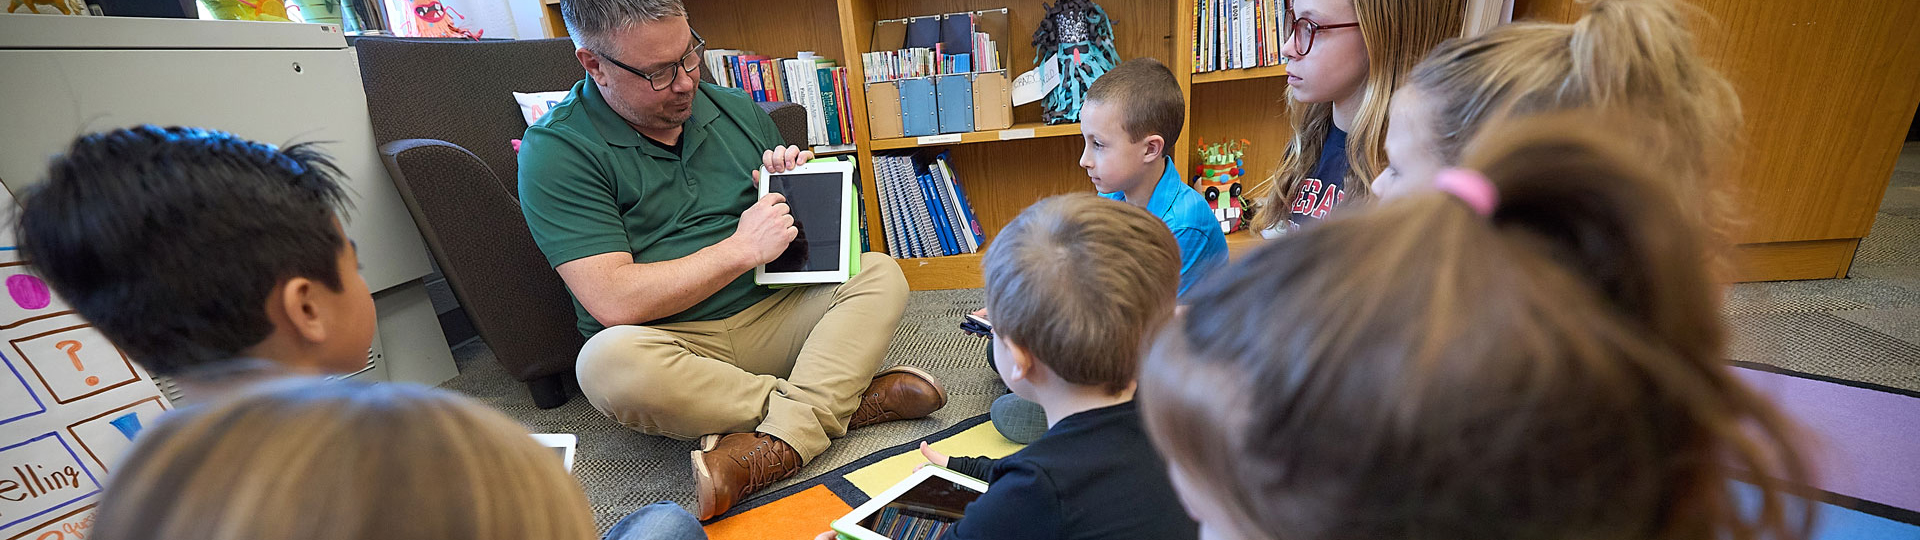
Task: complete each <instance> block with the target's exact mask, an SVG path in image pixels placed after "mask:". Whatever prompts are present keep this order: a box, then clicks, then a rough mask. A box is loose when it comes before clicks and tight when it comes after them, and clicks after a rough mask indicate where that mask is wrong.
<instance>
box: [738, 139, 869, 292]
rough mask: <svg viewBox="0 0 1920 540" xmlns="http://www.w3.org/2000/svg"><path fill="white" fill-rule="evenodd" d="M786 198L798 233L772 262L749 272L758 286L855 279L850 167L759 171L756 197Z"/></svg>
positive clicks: (808, 166)
mask: <svg viewBox="0 0 1920 540" xmlns="http://www.w3.org/2000/svg"><path fill="white" fill-rule="evenodd" d="M768 193H779V194H781V195H785V196H786V197H787V208H788V209H790V211H791V212H792V213H793V224H794V226H795V227H798V228H799V229H800V235H799V236H797V237H795V238H794V239H793V243H792V244H789V245H788V246H787V250H786V251H785V252H783V253H781V254H780V257H779V258H776V259H774V260H773V261H772V262H769V263H767V264H763V265H760V267H758V268H755V269H754V270H753V280H754V281H755V282H757V283H759V284H761V285H780V284H803V283H845V282H846V281H847V278H849V277H852V276H853V268H852V261H853V257H854V255H855V253H854V251H853V243H854V241H855V240H854V236H853V231H854V230H855V229H854V223H857V220H856V219H855V214H854V213H853V200H854V196H853V163H851V162H846V161H825V162H819V163H807V164H804V165H801V166H800V167H799V168H796V169H794V170H791V171H787V172H783V173H770V172H767V170H766V169H764V168H762V169H760V196H761V197H765V196H767V194H768Z"/></svg>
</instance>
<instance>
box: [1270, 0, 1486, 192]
mask: <svg viewBox="0 0 1920 540" xmlns="http://www.w3.org/2000/svg"><path fill="white" fill-rule="evenodd" d="M1353 12H1354V15H1355V20H1354V21H1352V22H1356V23H1359V25H1360V26H1359V28H1358V30H1359V32H1360V35H1361V37H1362V39H1363V40H1365V42H1366V47H1367V58H1366V60H1365V61H1366V65H1367V78H1366V82H1365V83H1363V84H1362V87H1361V92H1362V98H1361V101H1360V104H1359V107H1358V109H1359V110H1357V111H1355V112H1354V117H1353V125H1351V126H1349V127H1350V130H1349V133H1348V134H1347V140H1348V141H1349V142H1348V143H1347V172H1346V174H1345V176H1344V183H1343V184H1342V185H1343V186H1345V189H1346V191H1347V193H1349V195H1350V196H1352V197H1355V198H1361V199H1364V198H1367V197H1370V196H1371V194H1372V191H1371V187H1370V186H1371V185H1372V183H1373V178H1374V177H1375V176H1379V174H1380V171H1381V170H1382V169H1385V168H1386V166H1387V156H1386V151H1385V150H1383V148H1384V146H1383V145H1384V144H1385V143H1384V141H1385V140H1386V136H1387V106H1388V105H1389V104H1390V103H1391V102H1392V100H1393V91H1394V90H1395V89H1397V88H1399V87H1400V85H1401V84H1402V83H1403V82H1405V80H1406V77H1407V71H1409V70H1411V69H1413V66H1414V65H1415V64H1418V63H1419V62H1420V59H1421V58H1424V57H1426V55H1427V52H1428V51H1431V50H1433V48H1434V47H1435V46H1437V45H1439V44H1440V43H1441V42H1443V41H1446V40H1448V39H1452V38H1457V37H1460V35H1461V33H1462V32H1463V31H1464V28H1465V27H1466V22H1465V17H1466V12H1467V0H1353ZM1344 22H1348V21H1324V22H1322V24H1334V23H1344ZM1334 31H1338V30H1334ZM1312 54H1314V53H1313V51H1312V50H1310V51H1308V55H1309V56H1311V55H1312ZM1356 61H1357V60H1356ZM1287 109H1288V115H1289V118H1290V123H1291V125H1292V133H1293V139H1292V140H1291V141H1290V142H1288V143H1287V150H1286V153H1285V155H1284V157H1282V158H1281V161H1280V164H1279V167H1278V168H1276V169H1275V170H1274V172H1273V176H1272V177H1270V178H1268V179H1267V181H1266V182H1265V183H1263V184H1262V186H1264V189H1265V191H1264V193H1265V196H1264V198H1263V199H1262V201H1263V202H1262V203H1261V208H1262V211H1261V212H1260V213H1259V214H1258V215H1257V216H1256V220H1258V226H1259V228H1262V229H1264V228H1267V227H1271V226H1273V225H1274V224H1276V223H1279V222H1281V221H1284V220H1286V219H1287V207H1288V206H1289V205H1291V204H1292V202H1293V200H1294V199H1295V198H1297V197H1298V196H1299V195H1300V190H1301V186H1302V185H1304V181H1305V180H1306V179H1307V176H1308V175H1310V174H1313V170H1314V168H1315V167H1317V166H1319V163H1320V150H1321V147H1322V145H1323V144H1324V143H1325V142H1326V138H1327V134H1328V133H1329V132H1330V131H1331V130H1333V129H1334V125H1333V103H1332V102H1331V101H1329V102H1321V103H1307V102H1303V101H1300V100H1298V99H1294V97H1293V93H1292V92H1291V91H1289V92H1288V93H1287Z"/></svg>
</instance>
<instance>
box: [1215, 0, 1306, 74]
mask: <svg viewBox="0 0 1920 540" xmlns="http://www.w3.org/2000/svg"><path fill="white" fill-rule="evenodd" d="M1197 1H1198V2H1199V5H1198V6H1197V9H1195V10H1194V19H1193V71H1194V72H1195V73H1199V72H1204V71H1218V70H1223V69H1245V68H1256V67H1265V66H1277V65H1280V64H1281V63H1282V61H1283V60H1284V57H1283V56H1282V55H1281V54H1280V46H1281V44H1282V43H1283V41H1281V40H1283V39H1285V38H1286V36H1287V28H1286V25H1287V20H1286V4H1285V2H1286V0H1197Z"/></svg>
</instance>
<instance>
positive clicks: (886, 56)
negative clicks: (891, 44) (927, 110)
mask: <svg viewBox="0 0 1920 540" xmlns="http://www.w3.org/2000/svg"><path fill="white" fill-rule="evenodd" d="M974 36H975V37H976V39H975V41H976V42H979V41H980V40H982V39H985V38H984V36H986V34H984V33H978V32H976V33H974ZM985 45H986V46H987V47H992V46H994V45H993V40H990V39H989V40H985ZM974 50H976V51H985V52H983V53H981V54H980V56H979V58H980V59H981V60H983V62H982V63H981V64H980V65H977V66H976V65H974V61H973V59H974V58H975V56H974V53H960V54H946V52H945V48H944V47H943V46H941V45H940V44H935V47H934V48H932V49H927V48H921V47H915V48H910V49H899V50H892V51H879V52H870V53H861V54H860V61H861V62H862V64H861V66H862V67H864V68H866V74H867V82H870V83H871V82H885V81H892V80H898V79H905V78H911V77H926V76H929V75H946V74H950V73H968V72H972V71H994V70H998V69H1000V67H999V65H1000V61H999V55H996V54H994V53H993V49H974Z"/></svg>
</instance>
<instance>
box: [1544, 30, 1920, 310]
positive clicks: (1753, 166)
mask: <svg viewBox="0 0 1920 540" xmlns="http://www.w3.org/2000/svg"><path fill="white" fill-rule="evenodd" d="M1691 1H1692V3H1693V4H1694V5H1696V6H1698V7H1699V8H1701V9H1700V11H1701V13H1702V15H1704V16H1706V17H1707V19H1705V20H1704V21H1703V23H1702V24H1698V25H1696V29H1695V34H1696V37H1697V39H1698V41H1699V45H1700V50H1701V53H1702V55H1704V56H1705V57H1706V58H1707V59H1708V61H1709V62H1710V63H1712V64H1713V65H1714V66H1715V67H1716V68H1717V69H1719V70H1721V71H1722V72H1723V73H1725V74H1726V76H1727V77H1728V78H1729V79H1731V80H1732V81H1733V84H1734V86H1735V88H1736V90H1737V91H1738V92H1739V94H1740V100H1741V107H1742V109H1743V110H1744V113H1745V118H1746V126H1745V128H1744V129H1743V130H1742V132H1741V136H1742V139H1743V140H1742V147H1741V149H1740V150H1739V153H1738V154H1737V157H1736V159H1735V160H1734V161H1735V163H1734V164H1733V165H1732V166H1733V167H1735V169H1733V170H1731V171H1729V173H1730V177H1732V178H1733V185H1734V186H1735V188H1736V191H1737V200H1736V204H1737V208H1738V210H1739V211H1741V214H1742V217H1743V218H1744V221H1745V228H1744V230H1743V231H1741V232H1740V233H1739V234H1738V235H1737V236H1736V238H1735V240H1736V242H1738V243H1741V244H1767V243H1784V242H1794V243H1798V244H1795V245H1791V246H1783V247H1778V248H1762V247H1760V246H1753V245H1744V246H1742V247H1741V249H1742V251H1743V252H1754V253H1759V252H1761V251H1764V252H1765V253H1768V255H1766V256H1754V257H1747V258H1745V259H1743V260H1745V261H1747V262H1749V263H1751V264H1755V265H1759V266H1755V267H1753V268H1743V269H1742V271H1741V272H1740V274H1741V275H1742V276H1743V277H1750V278H1752V279H1786V278H1785V277H1780V276H1788V275H1804V276H1809V277H1833V276H1831V275H1826V270H1831V269H1833V268H1834V267H1835V263H1834V262H1833V261H1832V260H1830V259H1832V257H1833V255H1832V254H1833V253H1835V252H1836V251H1835V250H1837V249H1840V248H1841V247H1842V246H1844V247H1845V249H1846V252H1847V256H1846V257H1843V258H1845V259H1850V258H1851V253H1852V247H1851V246H1853V245H1854V244H1857V242H1855V241H1854V240H1857V239H1859V238H1861V237H1863V236H1865V235H1866V234H1867V232H1868V230H1869V229H1870V228H1871V227H1872V224H1873V218H1874V213H1875V212H1876V211H1877V209H1878V207H1879V203H1880V198H1881V196H1882V195H1884V193H1885V190H1886V187H1887V179H1888V177H1889V176H1891V174H1892V171H1893V165H1894V161H1895V160H1896V159H1897V158H1898V155H1899V151H1900V146H1901V139H1902V137H1903V136H1904V135H1905V134H1906V130H1907V128H1908V122H1910V121H1911V119H1912V118H1913V116H1914V112H1915V108H1916V107H1920V32H1917V31H1915V30H1916V29H1920V2H1915V1H1913V0H1860V1H1854V2H1805V1H1799V0H1691ZM1584 9H1585V8H1584V6H1583V5H1582V4H1581V3H1578V2H1575V1H1573V0H1520V1H1519V2H1518V3H1517V5H1516V7H1515V10H1516V14H1517V16H1530V17H1535V18H1540V19H1543V20H1550V21H1559V22H1569V21H1573V20H1575V19H1577V18H1578V17H1579V16H1580V14H1581V13H1583V12H1584ZM1816 240H1833V241H1834V242H1827V243H1823V244H1808V243H1806V242H1809V241H1816ZM1810 246H1820V247H1818V248H1817V249H1816V248H1815V247H1810ZM1756 250H1760V251H1756ZM1782 253H1792V254H1795V255H1793V256H1791V257H1788V256H1786V255H1781V254H1782ZM1815 259H1820V260H1824V261H1826V262H1821V263H1811V262H1809V261H1813V260H1815ZM1782 261H1792V262H1791V264H1789V263H1787V262H1782ZM1783 268H1784V269H1787V270H1783ZM1838 268H1839V269H1840V271H1841V272H1844V271H1845V265H1844V264H1840V265H1839V266H1838ZM1819 269H1826V270H1819ZM1788 270H1791V271H1788Z"/></svg>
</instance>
